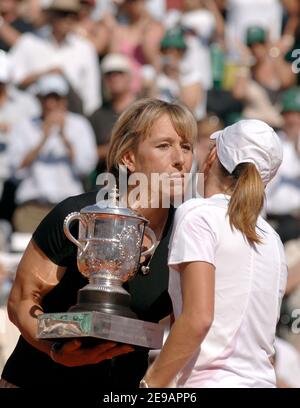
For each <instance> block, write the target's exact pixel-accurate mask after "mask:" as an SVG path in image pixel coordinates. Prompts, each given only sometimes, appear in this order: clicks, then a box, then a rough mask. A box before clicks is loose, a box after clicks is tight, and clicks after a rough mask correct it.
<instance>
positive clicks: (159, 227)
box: [137, 208, 169, 239]
mask: <svg viewBox="0 0 300 408" xmlns="http://www.w3.org/2000/svg"><path fill="white" fill-rule="evenodd" d="M137 211H138V213H139V214H141V215H142V216H143V217H145V218H146V219H147V220H148V221H149V227H150V228H151V229H152V230H153V231H154V232H155V235H156V237H157V239H160V236H161V235H162V233H163V229H164V227H165V225H166V222H167V219H168V215H169V208H140V209H138V210H137Z"/></svg>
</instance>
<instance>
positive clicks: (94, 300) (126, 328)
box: [38, 189, 163, 349]
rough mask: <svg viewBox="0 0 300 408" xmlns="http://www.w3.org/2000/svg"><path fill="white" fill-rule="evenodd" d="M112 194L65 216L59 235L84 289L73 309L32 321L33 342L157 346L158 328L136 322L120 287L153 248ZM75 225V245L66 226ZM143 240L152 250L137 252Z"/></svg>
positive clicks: (143, 227)
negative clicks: (73, 256)
mask: <svg viewBox="0 0 300 408" xmlns="http://www.w3.org/2000/svg"><path fill="white" fill-rule="evenodd" d="M117 196H118V194H117V190H116V189H114V190H113V192H112V193H111V194H110V195H109V200H104V201H102V202H99V203H97V204H95V205H92V206H88V207H85V208H83V209H81V211H80V213H79V212H74V213H71V214H69V215H68V216H67V217H66V218H65V221H64V232H65V234H66V236H67V237H68V239H69V240H70V241H72V242H73V243H74V244H75V245H76V246H77V247H78V249H77V265H78V269H79V271H80V272H81V274H82V275H83V276H85V277H86V278H88V280H89V283H88V284H87V285H86V286H85V287H83V288H82V289H80V290H79V291H78V297H77V304H76V305H74V306H72V307H71V308H70V309H69V310H68V312H66V313H44V314H42V315H40V316H39V317H38V338H44V339H46V338H47V339H49V338H53V339H59V338H74V337H80V338H81V337H88V338H99V339H106V340H112V341H117V342H120V343H126V344H133V345H138V346H142V347H148V348H152V349H158V348H161V346H162V341H163V328H162V327H161V326H160V325H159V324H157V323H151V322H145V321H142V320H139V319H138V318H137V316H136V314H135V313H134V312H133V311H132V310H131V308H130V301H131V297H130V294H129V293H128V292H127V291H126V290H125V289H124V288H123V283H124V282H126V281H127V280H129V279H131V278H133V277H134V276H135V274H136V272H137V270H138V267H139V263H140V257H141V256H146V255H149V254H152V253H153V252H154V250H155V248H156V244H157V242H156V237H155V234H154V232H153V231H152V230H151V229H150V228H149V227H148V226H147V224H148V220H146V219H145V218H143V217H141V216H139V215H137V214H136V213H135V212H134V211H132V210H130V209H128V208H125V207H120V206H119V204H118V201H117ZM74 220H78V221H79V231H78V239H76V238H75V237H74V236H73V235H72V234H71V232H70V224H71V223H72V222H73V221H74ZM144 234H145V235H147V236H148V237H149V238H150V239H151V241H152V245H151V247H150V248H149V249H147V250H146V251H143V252H141V248H142V243H143V237H144Z"/></svg>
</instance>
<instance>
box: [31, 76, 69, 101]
mask: <svg viewBox="0 0 300 408" xmlns="http://www.w3.org/2000/svg"><path fill="white" fill-rule="evenodd" d="M68 92H69V85H68V82H67V81H66V80H65V78H64V77H63V76H62V75H59V74H49V75H43V76H42V77H41V78H40V79H39V80H38V81H37V83H36V93H37V94H38V95H40V96H46V95H49V94H51V93H54V94H57V95H60V96H67V94H68Z"/></svg>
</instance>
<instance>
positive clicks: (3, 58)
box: [0, 50, 39, 197]
mask: <svg viewBox="0 0 300 408" xmlns="http://www.w3.org/2000/svg"><path fill="white" fill-rule="evenodd" d="M11 70H12V66H11V63H10V60H9V56H8V54H7V53H6V52H4V51H1V50H0V197H1V193H2V188H3V184H4V182H5V181H6V179H7V178H8V177H9V163H8V157H7V148H8V144H9V142H10V131H11V128H12V126H13V125H14V124H16V123H18V122H19V121H21V120H22V119H25V118H30V117H33V116H34V115H36V114H38V112H39V104H38V101H37V100H36V98H34V97H33V96H32V95H30V94H27V93H26V92H22V91H20V90H18V89H17V88H16V87H15V86H14V85H13V84H12V83H11Z"/></svg>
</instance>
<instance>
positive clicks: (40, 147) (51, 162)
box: [9, 75, 97, 232]
mask: <svg viewBox="0 0 300 408" xmlns="http://www.w3.org/2000/svg"><path fill="white" fill-rule="evenodd" d="M37 91H38V96H39V98H40V101H41V106H42V116H41V117H40V118H37V119H35V120H32V121H23V122H22V123H20V125H19V126H16V127H15V128H14V129H13V132H12V140H11V144H10V150H9V154H10V163H11V165H12V168H13V170H14V175H15V177H18V178H19V179H20V184H19V185H18V188H17V191H16V201H17V204H18V207H17V209H16V210H15V213H14V217H13V222H14V227H15V230H16V231H20V232H33V230H34V229H35V228H36V226H37V225H38V223H39V222H40V221H41V219H42V218H43V217H44V216H45V215H46V214H47V213H48V212H49V210H50V209H51V208H52V207H53V206H54V205H55V204H57V203H58V202H59V201H61V200H63V199H64V198H66V197H67V196H71V195H76V194H80V193H82V192H83V186H82V182H81V178H82V177H84V176H87V175H88V174H89V173H90V172H91V171H92V170H93V169H94V168H95V166H96V160H97V153H96V151H97V147H96V143H95V136H94V133H93V130H92V128H91V126H90V124H89V122H88V121H87V119H85V118H84V117H83V116H81V115H76V114H74V113H70V112H68V111H67V99H66V95H67V93H68V84H67V82H66V81H65V80H64V78H63V77H62V76H59V75H47V76H44V77H41V78H40V79H39V81H38V83H37Z"/></svg>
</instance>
